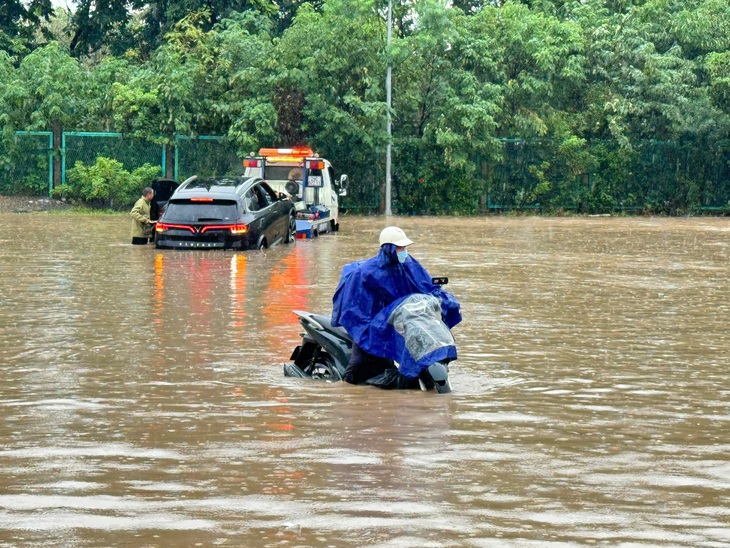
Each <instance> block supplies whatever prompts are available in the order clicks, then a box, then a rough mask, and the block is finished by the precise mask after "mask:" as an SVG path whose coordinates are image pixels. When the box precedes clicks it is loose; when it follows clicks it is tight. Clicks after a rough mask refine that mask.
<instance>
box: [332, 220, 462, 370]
mask: <svg viewBox="0 0 730 548" xmlns="http://www.w3.org/2000/svg"><path fill="white" fill-rule="evenodd" d="M412 243H413V242H412V241H411V240H410V239H409V238H408V237H407V236H406V234H405V232H404V231H403V230H402V229H401V228H398V227H395V226H389V227H387V228H385V229H383V231H382V232H381V233H380V251H379V253H378V254H377V255H376V256H375V257H372V258H370V259H368V260H365V261H358V262H355V263H350V264H348V265H345V267H344V268H343V269H342V275H341V278H340V283H339V284H338V286H337V289H336V290H335V294H334V296H333V298H332V304H333V311H332V325H333V326H342V327H344V328H345V330H347V332H348V334H349V335H350V337H352V339H353V346H352V354H351V356H350V361H349V362H348V366H347V369H346V371H345V375H344V380H345V381H347V382H349V383H352V384H360V383H363V382H365V381H366V380H368V379H371V378H373V377H376V376H378V375H381V374H383V373H385V372H387V371H389V370H391V369H394V368H395V366H394V364H393V361H392V360H391V359H389V358H388V356H389V355H390V354H391V352H390V351H389V350H390V349H389V348H386V347H385V340H386V337H384V336H383V333H384V332H385V330H386V329H387V327H388V326H387V325H383V322H381V321H377V320H376V317H377V316H378V314H379V313H380V312H381V311H382V310H383V309H384V308H386V307H387V306H389V305H390V304H392V303H393V302H395V301H396V300H398V299H400V298H402V297H406V296H408V295H411V294H413V293H425V294H430V295H433V296H435V297H437V298H438V299H439V300H440V302H441V310H442V317H443V320H444V323H445V324H446V325H447V326H448V327H449V328H452V327H453V326H455V325H456V324H458V323H459V322H460V321H461V312H460V310H459V303H458V301H457V300H456V299H455V298H454V297H453V296H452V295H451V294H450V293H448V292H447V291H444V290H443V289H442V288H441V287H440V286H438V285H436V284H434V283H433V281H432V278H431V276H430V275H429V274H428V272H427V271H426V269H425V268H423V267H422V266H421V264H420V263H419V262H418V261H417V260H416V259H415V258H413V257H412V256H411V255H409V253H408V249H407V248H408V246H410V245H411V244H412Z"/></svg>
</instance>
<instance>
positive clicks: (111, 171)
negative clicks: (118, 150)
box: [53, 156, 160, 209]
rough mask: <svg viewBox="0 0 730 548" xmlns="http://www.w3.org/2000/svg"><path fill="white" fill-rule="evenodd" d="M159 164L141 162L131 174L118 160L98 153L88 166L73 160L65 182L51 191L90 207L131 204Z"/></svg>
mask: <svg viewBox="0 0 730 548" xmlns="http://www.w3.org/2000/svg"><path fill="white" fill-rule="evenodd" d="M159 173H160V166H153V165H150V164H144V165H143V166H142V167H138V168H137V169H135V170H134V171H132V173H129V172H128V171H127V170H125V169H124V166H123V165H122V163H121V162H119V161H117V160H112V159H110V158H105V157H103V156H100V157H98V158H97V159H96V163H95V164H94V165H92V166H90V167H87V166H85V165H84V163H83V162H76V164H75V165H74V167H73V168H72V169H70V170H69V172H68V181H69V182H68V183H67V184H64V185H61V186H59V187H57V188H55V189H54V190H53V197H54V198H57V199H58V198H66V199H69V200H71V201H76V202H81V203H84V204H87V205H90V206H92V207H97V208H106V209H124V208H127V207H130V206H131V205H132V204H133V203H134V202H135V200H136V199H137V198H139V195H140V192H141V191H142V189H143V188H144V187H145V186H148V185H149V183H150V181H152V179H154V178H155V177H157V176H158V175H159Z"/></svg>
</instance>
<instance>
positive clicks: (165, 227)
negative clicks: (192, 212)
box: [155, 222, 195, 233]
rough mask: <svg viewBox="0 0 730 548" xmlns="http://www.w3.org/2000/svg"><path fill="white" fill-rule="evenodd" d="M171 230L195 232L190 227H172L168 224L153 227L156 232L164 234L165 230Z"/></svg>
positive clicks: (158, 224)
mask: <svg viewBox="0 0 730 548" xmlns="http://www.w3.org/2000/svg"><path fill="white" fill-rule="evenodd" d="M171 228H178V229H180V230H189V231H190V232H193V233H194V232H195V229H194V228H193V227H192V226H189V225H174V224H170V223H160V222H158V223H157V226H155V231H157V232H165V231H166V230H170V229H171Z"/></svg>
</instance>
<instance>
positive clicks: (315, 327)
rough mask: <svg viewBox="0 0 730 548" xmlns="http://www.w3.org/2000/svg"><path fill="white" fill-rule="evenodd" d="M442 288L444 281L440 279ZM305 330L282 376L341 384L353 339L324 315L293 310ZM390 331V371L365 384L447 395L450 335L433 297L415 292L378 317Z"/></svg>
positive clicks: (387, 342) (452, 357)
mask: <svg viewBox="0 0 730 548" xmlns="http://www.w3.org/2000/svg"><path fill="white" fill-rule="evenodd" d="M439 280H441V283H445V279H443V278H440V279H439ZM294 314H296V315H297V316H298V317H299V323H300V324H301V326H302V327H303V328H304V332H303V333H302V344H300V345H299V346H297V347H296V348H295V349H294V352H293V353H292V355H291V358H290V359H291V360H293V363H287V364H285V365H284V375H285V376H287V377H300V378H306V379H317V380H324V381H330V382H335V381H341V380H343V377H344V374H345V369H346V368H347V363H348V361H349V359H350V354H351V353H352V343H353V341H352V338H351V337H350V335H349V334H348V333H347V331H345V329H344V328H342V327H335V326H333V325H332V322H331V319H330V317H329V316H324V315H321V314H313V313H311V312H305V311H301V310H295V311H294ZM381 314H383V316H384V318H387V325H388V326H390V327H391V328H392V329H389V330H388V332H387V333H385V334H384V341H383V342H384V347H385V348H389V349H390V351H389V355H388V356H384V357H387V358H390V359H393V360H394V363H395V366H394V367H393V368H392V369H388V370H386V371H385V373H383V374H381V375H377V376H376V377H373V378H371V379H368V380H367V381H365V383H366V384H370V385H373V386H377V387H379V388H388V389H393V388H400V389H404V388H420V389H421V390H431V389H435V390H436V391H437V392H438V393H440V394H445V393H448V392H451V382H450V380H449V363H450V362H451V361H453V360H455V359H456V346H455V342H454V338H453V336H452V335H451V331H450V330H449V328H448V327H447V326H446V324H445V323H444V322H443V320H442V318H441V303H440V301H439V299H438V298H436V297H435V296H433V295H427V294H421V293H414V294H412V295H409V296H407V297H403V298H402V299H399V300H398V301H396V302H395V303H393V304H392V305H391V306H389V307H388V308H386V309H385V310H384V311H383V312H381Z"/></svg>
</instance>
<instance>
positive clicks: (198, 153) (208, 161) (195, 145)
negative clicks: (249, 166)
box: [175, 136, 243, 181]
mask: <svg viewBox="0 0 730 548" xmlns="http://www.w3.org/2000/svg"><path fill="white" fill-rule="evenodd" d="M175 145H176V146H175V179H176V180H178V181H184V180H185V179H187V178H188V177H191V176H192V175H198V176H201V177H207V176H213V175H239V174H241V173H243V160H242V158H241V157H239V155H238V149H237V147H236V146H235V145H234V144H232V143H231V142H230V141H228V140H227V139H225V138H223V137H213V136H200V137H195V138H191V137H183V136H178V137H177V138H176V140H175Z"/></svg>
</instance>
